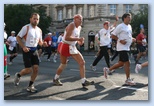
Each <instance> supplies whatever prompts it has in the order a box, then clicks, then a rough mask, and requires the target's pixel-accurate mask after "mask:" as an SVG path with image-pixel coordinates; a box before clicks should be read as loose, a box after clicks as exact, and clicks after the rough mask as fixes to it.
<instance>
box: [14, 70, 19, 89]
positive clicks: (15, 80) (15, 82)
mask: <svg viewBox="0 0 154 106" xmlns="http://www.w3.org/2000/svg"><path fill="white" fill-rule="evenodd" d="M18 74H19V73H16V74H15V78H14V85H15V86H18V85H19V81H20V77H19V76H18Z"/></svg>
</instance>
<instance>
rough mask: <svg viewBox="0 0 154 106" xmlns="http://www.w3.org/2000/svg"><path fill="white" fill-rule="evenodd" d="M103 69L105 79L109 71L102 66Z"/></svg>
mask: <svg viewBox="0 0 154 106" xmlns="http://www.w3.org/2000/svg"><path fill="white" fill-rule="evenodd" d="M103 71H104V77H105V78H106V79H107V77H108V72H109V68H107V67H104V68H103Z"/></svg>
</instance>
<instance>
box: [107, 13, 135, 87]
mask: <svg viewBox="0 0 154 106" xmlns="http://www.w3.org/2000/svg"><path fill="white" fill-rule="evenodd" d="M122 21H123V23H121V24H119V25H118V26H117V27H116V29H115V30H114V31H113V33H112V38H113V39H115V40H117V51H118V53H119V61H118V63H116V64H114V65H113V66H111V67H110V68H107V67H104V77H105V78H107V75H108V73H109V72H111V71H112V70H114V69H116V68H119V67H122V66H124V70H125V73H126V81H125V84H127V85H135V82H134V81H133V80H132V79H131V78H130V61H129V51H130V45H131V43H132V40H133V41H135V39H134V38H132V27H131V25H130V22H131V14H130V13H125V14H123V16H122Z"/></svg>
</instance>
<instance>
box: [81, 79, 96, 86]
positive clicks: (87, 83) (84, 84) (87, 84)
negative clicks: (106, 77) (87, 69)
mask: <svg viewBox="0 0 154 106" xmlns="http://www.w3.org/2000/svg"><path fill="white" fill-rule="evenodd" d="M93 84H94V81H88V80H87V79H86V80H85V82H84V83H82V86H83V87H85V86H89V85H93Z"/></svg>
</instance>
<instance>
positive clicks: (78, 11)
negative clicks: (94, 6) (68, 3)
mask: <svg viewBox="0 0 154 106" xmlns="http://www.w3.org/2000/svg"><path fill="white" fill-rule="evenodd" d="M82 11H83V10H82V7H77V14H81V15H82Z"/></svg>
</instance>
